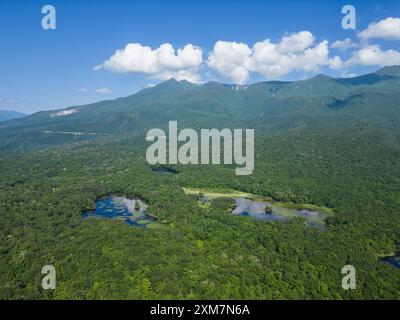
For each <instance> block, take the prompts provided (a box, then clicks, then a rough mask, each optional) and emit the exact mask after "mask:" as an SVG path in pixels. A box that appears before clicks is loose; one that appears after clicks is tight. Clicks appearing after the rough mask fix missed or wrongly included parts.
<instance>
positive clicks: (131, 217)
mask: <svg viewBox="0 0 400 320" xmlns="http://www.w3.org/2000/svg"><path fill="white" fill-rule="evenodd" d="M146 210H147V204H146V203H145V202H144V201H143V200H140V199H127V198H124V197H109V198H105V199H100V200H98V201H97V202H96V208H95V210H86V211H84V212H83V218H84V219H87V218H90V217H100V218H107V219H118V220H122V221H124V222H125V223H127V224H129V225H130V226H134V227H149V226H150V225H152V224H154V223H155V220H154V219H153V218H151V217H149V216H148V215H147V213H146Z"/></svg>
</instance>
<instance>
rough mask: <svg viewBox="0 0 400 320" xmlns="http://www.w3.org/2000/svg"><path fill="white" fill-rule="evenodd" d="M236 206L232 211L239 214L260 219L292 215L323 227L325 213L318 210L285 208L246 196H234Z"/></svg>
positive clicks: (282, 218)
mask: <svg viewBox="0 0 400 320" xmlns="http://www.w3.org/2000/svg"><path fill="white" fill-rule="evenodd" d="M235 202H236V206H235V208H234V209H233V211H232V213H233V214H236V215H241V216H250V217H252V218H254V219H255V220H261V221H285V220H288V219H290V218H294V217H301V218H304V219H306V220H307V223H308V225H309V226H311V227H317V228H321V229H323V228H324V227H325V218H326V217H327V215H326V214H325V213H322V212H318V211H311V210H298V209H293V208H287V207H284V206H282V205H280V204H279V203H270V202H265V201H253V200H251V199H246V198H235Z"/></svg>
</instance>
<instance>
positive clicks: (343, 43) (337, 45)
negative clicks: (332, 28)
mask: <svg viewBox="0 0 400 320" xmlns="http://www.w3.org/2000/svg"><path fill="white" fill-rule="evenodd" d="M358 46H359V45H358V44H357V43H354V42H353V41H352V40H351V39H350V38H346V39H344V40H338V41H335V42H334V43H332V45H331V48H333V49H339V50H341V51H346V50H349V49H352V48H357V47H358Z"/></svg>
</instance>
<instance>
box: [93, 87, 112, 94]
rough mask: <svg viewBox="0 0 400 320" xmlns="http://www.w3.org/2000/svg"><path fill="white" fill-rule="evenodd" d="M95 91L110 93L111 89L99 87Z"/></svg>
mask: <svg viewBox="0 0 400 320" xmlns="http://www.w3.org/2000/svg"><path fill="white" fill-rule="evenodd" d="M96 92H97V93H100V94H110V93H111V92H112V91H111V90H110V89H108V88H100V89H96Z"/></svg>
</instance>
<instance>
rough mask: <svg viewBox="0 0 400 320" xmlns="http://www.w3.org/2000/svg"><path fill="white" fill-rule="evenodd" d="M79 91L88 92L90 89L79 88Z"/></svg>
mask: <svg viewBox="0 0 400 320" xmlns="http://www.w3.org/2000/svg"><path fill="white" fill-rule="evenodd" d="M77 91H78V92H88V91H89V90H88V89H86V88H79V89H78V90H77Z"/></svg>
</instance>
